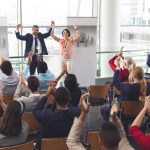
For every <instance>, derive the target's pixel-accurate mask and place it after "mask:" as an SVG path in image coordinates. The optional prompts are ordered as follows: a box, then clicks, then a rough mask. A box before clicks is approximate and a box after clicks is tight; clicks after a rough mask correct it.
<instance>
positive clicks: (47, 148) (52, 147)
mask: <svg viewBox="0 0 150 150" xmlns="http://www.w3.org/2000/svg"><path fill="white" fill-rule="evenodd" d="M41 150H69V149H68V147H67V144H66V138H47V139H42V143H41Z"/></svg>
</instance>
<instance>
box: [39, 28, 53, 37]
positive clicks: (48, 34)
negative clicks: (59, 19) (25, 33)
mask: <svg viewBox="0 0 150 150" xmlns="http://www.w3.org/2000/svg"><path fill="white" fill-rule="evenodd" d="M51 31H52V28H50V29H49V31H48V32H47V33H41V34H42V36H43V38H47V37H49V36H50V35H51Z"/></svg>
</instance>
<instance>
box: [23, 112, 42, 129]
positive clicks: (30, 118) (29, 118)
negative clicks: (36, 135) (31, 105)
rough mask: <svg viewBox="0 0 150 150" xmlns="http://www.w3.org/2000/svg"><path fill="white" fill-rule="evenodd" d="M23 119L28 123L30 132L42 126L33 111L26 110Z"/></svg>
mask: <svg viewBox="0 0 150 150" xmlns="http://www.w3.org/2000/svg"><path fill="white" fill-rule="evenodd" d="M22 119H23V120H24V121H26V122H27V123H28V125H29V131H30V132H32V131H37V130H39V129H40V128H41V124H40V123H39V122H38V121H37V120H36V118H35V117H34V115H33V113H32V112H24V114H23V116H22Z"/></svg>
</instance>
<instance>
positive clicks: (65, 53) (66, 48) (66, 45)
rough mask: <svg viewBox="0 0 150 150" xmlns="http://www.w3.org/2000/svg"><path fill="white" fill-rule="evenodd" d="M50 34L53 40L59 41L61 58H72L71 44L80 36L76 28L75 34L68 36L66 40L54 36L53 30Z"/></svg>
mask: <svg viewBox="0 0 150 150" xmlns="http://www.w3.org/2000/svg"><path fill="white" fill-rule="evenodd" d="M51 36H52V38H53V39H54V40H56V41H57V42H59V47H60V55H61V58H62V59H72V44H73V42H74V41H76V40H77V39H78V38H79V37H80V32H79V31H78V30H76V33H75V36H73V37H68V39H67V40H65V39H60V38H58V37H56V36H55V35H54V33H53V32H52V35H51Z"/></svg>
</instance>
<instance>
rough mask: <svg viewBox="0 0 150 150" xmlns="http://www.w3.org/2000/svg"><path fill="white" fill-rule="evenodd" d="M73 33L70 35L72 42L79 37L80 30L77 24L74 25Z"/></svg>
mask: <svg viewBox="0 0 150 150" xmlns="http://www.w3.org/2000/svg"><path fill="white" fill-rule="evenodd" d="M74 29H75V35H74V36H73V37H72V42H74V41H76V40H77V39H78V38H79V37H80V31H79V29H78V27H77V26H74Z"/></svg>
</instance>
